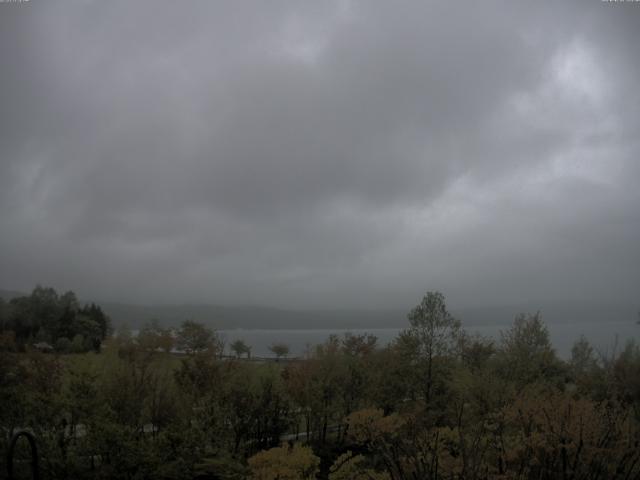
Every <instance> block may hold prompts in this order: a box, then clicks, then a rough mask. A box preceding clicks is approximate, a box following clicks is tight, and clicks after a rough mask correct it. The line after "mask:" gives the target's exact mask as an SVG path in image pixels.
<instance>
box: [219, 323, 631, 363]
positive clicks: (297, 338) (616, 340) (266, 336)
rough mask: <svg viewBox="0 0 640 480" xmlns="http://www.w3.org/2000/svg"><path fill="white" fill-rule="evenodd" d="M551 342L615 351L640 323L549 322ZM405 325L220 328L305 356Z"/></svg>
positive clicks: (489, 329)
mask: <svg viewBox="0 0 640 480" xmlns="http://www.w3.org/2000/svg"><path fill="white" fill-rule="evenodd" d="M508 328H509V327H508V326H505V325H483V326H474V327H465V330H466V331H467V332H469V333H472V334H473V333H479V334H481V335H483V336H486V337H489V338H492V339H494V340H499V339H500V331H504V330H506V329H508ZM547 328H548V329H549V336H550V337H551V342H552V343H553V346H554V348H555V349H556V352H557V353H558V355H559V356H560V357H562V358H569V357H570V356H571V347H572V345H573V343H574V342H575V341H576V340H578V339H579V338H580V336H581V335H584V336H585V338H586V339H587V340H588V341H589V342H590V343H591V345H592V346H593V347H594V348H595V349H597V350H598V351H600V352H602V353H609V354H610V353H611V352H612V351H613V350H614V348H617V351H620V349H621V348H624V345H625V344H626V342H627V341H629V340H631V339H633V340H635V341H640V325H637V324H635V323H633V322H628V321H627V322H609V323H580V324H576V323H566V324H554V325H547ZM401 330H402V329H400V328H372V329H368V330H367V329H352V330H336V329H300V330H266V329H265V330H257V329H256V330H243V329H237V330H219V331H218V333H219V334H221V336H222V337H223V338H224V340H225V342H226V344H227V346H228V345H229V344H230V343H231V342H233V341H234V340H237V339H241V340H244V341H245V342H246V343H247V344H248V345H249V346H251V347H252V355H254V356H257V357H270V356H273V354H272V353H271V352H270V351H269V346H270V345H272V344H274V343H285V344H287V345H289V348H290V349H291V356H302V355H304V353H305V351H306V350H307V349H308V348H309V346H313V345H317V344H319V343H322V342H324V341H325V340H326V339H327V338H328V337H329V335H331V334H337V335H340V336H342V335H343V334H344V333H346V332H351V333H353V334H362V333H370V334H372V335H375V336H376V337H378V344H379V345H386V344H388V343H389V342H390V341H391V340H393V339H394V338H395V337H396V336H397V335H398V333H399V332H400V331H401ZM227 349H228V347H227Z"/></svg>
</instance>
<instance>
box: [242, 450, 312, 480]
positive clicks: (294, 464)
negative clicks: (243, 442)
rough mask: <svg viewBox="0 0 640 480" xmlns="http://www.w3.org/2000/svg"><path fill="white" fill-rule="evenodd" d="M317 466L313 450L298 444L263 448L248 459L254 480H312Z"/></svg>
mask: <svg viewBox="0 0 640 480" xmlns="http://www.w3.org/2000/svg"><path fill="white" fill-rule="evenodd" d="M319 466H320V459H319V458H318V457H316V456H315V455H314V454H313V450H311V448H310V447H304V446H302V445H299V444H295V445H293V446H291V447H290V446H287V445H283V446H282V447H276V448H272V449H270V450H265V451H262V452H260V453H257V454H256V455H254V456H253V457H251V458H250V459H249V467H250V468H251V472H252V477H251V478H253V479H254V480H312V479H315V478H316V474H317V473H318V467H319Z"/></svg>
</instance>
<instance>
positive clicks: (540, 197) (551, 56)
mask: <svg viewBox="0 0 640 480" xmlns="http://www.w3.org/2000/svg"><path fill="white" fill-rule="evenodd" d="M639 42H640V4H637V3H626V4H620V3H604V2H600V1H593V2H573V3H571V2H535V4H533V2H532V4H531V5H526V6H525V5H523V4H520V3H518V4H517V5H516V4H515V2H469V3H468V4H467V3H462V4H461V3H459V2H369V1H367V2H358V1H348V0H344V1H336V2H308V3H303V2H297V1H291V2H284V1H283V2H268V4H267V3H265V2H237V1H229V2H221V1H216V2H208V1H197V0H189V1H187V2H175V1H166V2H160V1H153V2H152V1H136V2H125V1H110V2H98V1H75V2H73V1H64V2H63V1H60V2H44V1H37V0H32V1H29V2H26V3H5V4H0V59H1V61H2V65H3V69H2V74H1V75H0V101H1V105H2V109H1V111H0V215H1V218H2V235H1V237H0V285H2V286H4V287H6V288H13V289H17V288H22V289H28V288H30V287H31V286H32V285H33V284H34V283H35V282H42V283H45V284H53V285H55V286H57V287H58V288H62V289H66V288H72V289H74V290H76V291H77V292H78V293H79V294H80V295H81V296H83V297H86V298H88V297H98V298H108V299H119V300H124V301H132V300H137V301H139V302H149V301H206V302H215V303H254V304H256V303H260V304H269V305H280V306H293V307H301V306H302V307H304V306H313V307H318V306H320V307H321V306H327V307H331V306H358V307H362V306H373V307H378V306H407V305H411V304H413V303H415V301H416V300H417V299H418V298H419V296H420V295H421V293H422V292H423V291H424V290H426V289H440V290H443V291H445V293H447V295H448V297H449V298H450V299H451V301H452V302H453V303H456V304H459V305H465V304H466V305H469V304H486V303H503V302H518V301H523V300H527V299H536V298H546V299H567V298H568V299H594V298H596V299H603V300H613V301H625V302H629V301H635V300H636V299H637V298H638V297H637V295H638V288H639V286H640V248H638V245H640V208H639V206H640V193H638V192H640V189H639V188H638V180H639V179H640V162H639V160H640V159H639V153H640V137H638V131H639V128H640V89H638V85H640V56H638V48H637V47H638V44H639Z"/></svg>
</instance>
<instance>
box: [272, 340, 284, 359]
mask: <svg viewBox="0 0 640 480" xmlns="http://www.w3.org/2000/svg"><path fill="white" fill-rule="evenodd" d="M269 350H270V351H271V352H272V353H273V354H274V355H275V356H276V358H277V359H278V360H280V359H281V358H283V357H284V358H286V357H287V355H289V345H287V344H286V343H274V344H272V345H271V346H270V347H269Z"/></svg>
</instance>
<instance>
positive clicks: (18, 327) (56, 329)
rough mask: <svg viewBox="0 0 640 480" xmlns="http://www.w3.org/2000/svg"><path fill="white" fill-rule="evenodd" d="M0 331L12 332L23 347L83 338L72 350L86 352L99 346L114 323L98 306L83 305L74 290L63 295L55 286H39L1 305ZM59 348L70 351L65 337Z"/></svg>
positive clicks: (3, 332)
mask: <svg viewBox="0 0 640 480" xmlns="http://www.w3.org/2000/svg"><path fill="white" fill-rule="evenodd" d="M0 328H1V330H0V333H1V334H5V333H6V332H9V331H10V332H13V334H14V335H15V340H16V342H17V344H18V345H19V346H21V348H24V347H25V345H29V344H32V343H43V342H44V343H47V344H50V345H56V344H57V343H58V339H60V338H66V339H72V338H74V337H76V336H78V335H79V336H80V337H82V342H80V341H79V340H78V342H77V344H74V345H73V346H72V347H70V349H71V350H72V351H77V352H84V351H88V350H96V351H98V350H99V349H100V346H101V343H102V341H104V340H105V339H106V338H107V336H108V335H110V333H111V322H110V320H109V317H107V315H106V314H105V313H104V312H103V311H102V309H101V308H100V307H99V306H97V305H95V304H93V303H92V304H91V305H86V306H84V307H80V304H79V302H78V299H77V298H76V296H75V294H74V293H73V292H66V293H64V294H62V295H58V293H57V292H56V291H55V290H54V289H53V288H44V287H41V286H37V287H36V288H34V289H33V292H31V295H29V296H23V297H16V298H13V299H11V300H10V301H9V303H8V304H5V303H4V302H3V304H2V305H0ZM59 351H65V352H66V351H69V347H68V346H67V345H66V342H65V341H64V340H63V341H62V343H61V349H59Z"/></svg>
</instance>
